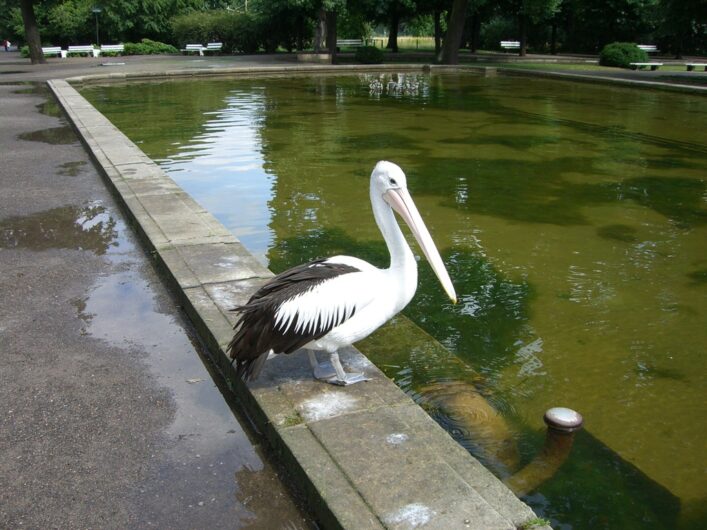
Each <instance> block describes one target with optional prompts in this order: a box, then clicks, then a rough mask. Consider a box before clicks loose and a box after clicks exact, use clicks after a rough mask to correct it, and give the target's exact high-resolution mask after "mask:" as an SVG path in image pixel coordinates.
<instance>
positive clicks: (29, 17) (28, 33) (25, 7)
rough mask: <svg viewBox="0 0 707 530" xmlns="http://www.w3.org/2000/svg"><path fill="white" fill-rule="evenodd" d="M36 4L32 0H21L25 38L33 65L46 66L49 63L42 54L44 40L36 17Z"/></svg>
mask: <svg viewBox="0 0 707 530" xmlns="http://www.w3.org/2000/svg"><path fill="white" fill-rule="evenodd" d="M33 3H34V2H32V0H20V9H21V10H22V20H23V22H24V25H25V38H26V39H27V45H28V46H29V58H30V61H32V64H44V63H46V62H47V61H46V60H45V59H44V54H43V53H42V40H41V39H40V37H39V28H38V27H37V19H36V18H35V16H34V5H33Z"/></svg>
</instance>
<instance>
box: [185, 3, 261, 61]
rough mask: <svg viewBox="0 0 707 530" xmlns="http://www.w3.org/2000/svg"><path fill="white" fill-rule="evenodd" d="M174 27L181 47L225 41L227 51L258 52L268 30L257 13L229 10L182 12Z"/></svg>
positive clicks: (224, 45)
mask: <svg viewBox="0 0 707 530" xmlns="http://www.w3.org/2000/svg"><path fill="white" fill-rule="evenodd" d="M171 26H172V32H173V35H174V40H175V41H176V42H177V43H178V44H179V45H180V46H184V45H186V44H206V43H208V42H222V43H223V47H224V50H226V51H233V52H243V53H253V52H256V51H257V50H258V48H259V47H260V44H261V42H262V40H263V38H262V35H263V33H264V32H261V30H260V24H259V22H258V20H257V19H256V18H255V16H254V15H252V14H250V13H237V12H234V11H226V10H215V11H204V12H201V13H191V14H188V15H180V16H177V17H174V18H173V19H172V20H171Z"/></svg>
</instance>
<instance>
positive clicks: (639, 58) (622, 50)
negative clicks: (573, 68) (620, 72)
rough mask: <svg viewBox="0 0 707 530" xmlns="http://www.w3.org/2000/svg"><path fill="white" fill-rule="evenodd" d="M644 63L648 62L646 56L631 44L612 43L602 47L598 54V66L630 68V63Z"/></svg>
mask: <svg viewBox="0 0 707 530" xmlns="http://www.w3.org/2000/svg"><path fill="white" fill-rule="evenodd" d="M646 61H648V54H646V52H644V51H643V50H642V49H640V48H639V47H638V46H636V45H635V44H634V43H632V42H612V43H611V44H607V45H606V46H604V48H603V49H602V50H601V53H600V54H599V64H601V65H603V66H618V67H620V68H630V67H631V65H630V63H645V62H646Z"/></svg>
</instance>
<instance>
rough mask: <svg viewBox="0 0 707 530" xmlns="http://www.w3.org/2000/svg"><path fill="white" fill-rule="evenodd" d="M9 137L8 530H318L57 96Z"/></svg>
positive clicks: (4, 471)
mask: <svg viewBox="0 0 707 530" xmlns="http://www.w3.org/2000/svg"><path fill="white" fill-rule="evenodd" d="M7 68H8V67H7V66H6V69H7ZM16 69H17V70H19V69H20V68H16ZM24 69H27V70H29V69H30V67H29V66H28V65H27V66H26V68H24ZM49 73H52V74H54V72H49ZM10 75H12V76H21V75H22V74H10ZM3 77H7V76H3ZM3 77H0V82H1V81H5V79H4V78H3ZM0 122H1V126H0V148H1V149H2V151H1V152H2V154H1V157H0V158H1V160H2V164H0V189H1V190H2V193H0V355H1V357H0V359H1V361H0V454H2V458H1V459H0V527H1V528H43V527H51V528H128V527H133V528H146V527H151V526H154V527H158V528H267V529H270V528H288V529H294V528H312V527H314V524H313V523H312V522H311V519H310V518H309V516H307V515H306V514H305V513H303V512H302V510H301V509H300V508H299V507H298V504H297V502H296V501H295V500H293V490H292V489H289V488H290V487H291V481H289V480H288V479H287V477H284V478H283V477H281V476H280V475H279V468H277V467H274V466H273V465H272V464H271V463H270V462H271V460H272V459H271V458H270V457H269V455H268V454H267V452H266V451H265V450H264V449H263V448H261V446H260V444H259V441H258V438H257V435H254V434H253V433H252V431H251V428H250V427H249V424H248V422H247V421H246V420H244V419H243V418H239V417H237V415H236V414H237V413H234V409H235V406H234V408H232V407H231V405H232V404H230V403H229V402H228V399H229V398H227V397H224V395H223V394H222V393H221V391H220V390H219V388H218V387H217V385H216V383H214V379H213V378H212V376H211V374H210V373H209V371H208V369H207V367H208V361H205V360H204V357H203V356H202V353H201V346H200V344H199V342H198V340H197V339H196V338H195V334H194V333H193V331H192V329H191V327H190V325H189V323H188V322H187V321H186V319H185V317H184V316H183V314H182V312H181V310H180V308H179V307H177V305H176V303H175V301H174V299H173V298H172V296H171V295H170V293H169V292H167V290H166V289H165V287H164V286H163V284H162V282H161V280H160V278H159V277H158V276H157V274H156V272H155V270H154V269H153V265H152V263H151V261H150V259H149V257H148V256H147V254H146V253H145V252H144V250H143V249H142V247H141V245H140V243H139V242H138V241H137V240H136V238H135V236H134V235H133V233H132V231H131V229H130V228H129V227H127V226H126V224H125V221H124V218H123V215H122V214H121V212H120V210H119V209H118V208H117V206H116V204H115V202H114V200H113V198H112V197H111V195H110V194H109V192H108V191H107V189H106V187H105V185H104V183H103V181H102V180H101V178H100V177H99V175H98V173H97V171H96V169H95V168H94V166H93V165H92V163H91V162H90V161H89V159H88V156H87V154H86V152H85V151H84V149H83V148H82V146H81V144H80V143H79V142H78V140H77V137H76V136H75V135H74V133H73V131H72V130H71V129H70V128H69V127H68V124H67V122H65V121H64V119H63V118H61V117H60V114H59V112H58V108H57V107H56V105H55V104H54V103H53V101H52V100H51V99H50V95H49V92H48V90H46V89H45V88H44V87H43V86H41V85H27V84H21V83H15V84H8V83H4V84H1V85H0Z"/></svg>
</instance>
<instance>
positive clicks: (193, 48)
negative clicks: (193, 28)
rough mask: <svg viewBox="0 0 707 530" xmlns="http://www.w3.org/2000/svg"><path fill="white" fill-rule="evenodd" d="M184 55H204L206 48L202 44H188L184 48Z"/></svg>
mask: <svg viewBox="0 0 707 530" xmlns="http://www.w3.org/2000/svg"><path fill="white" fill-rule="evenodd" d="M182 51H183V52H184V53H192V52H195V53H198V54H199V55H204V47H203V46H202V45H201V44H187V45H186V46H185V47H184V48H182Z"/></svg>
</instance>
